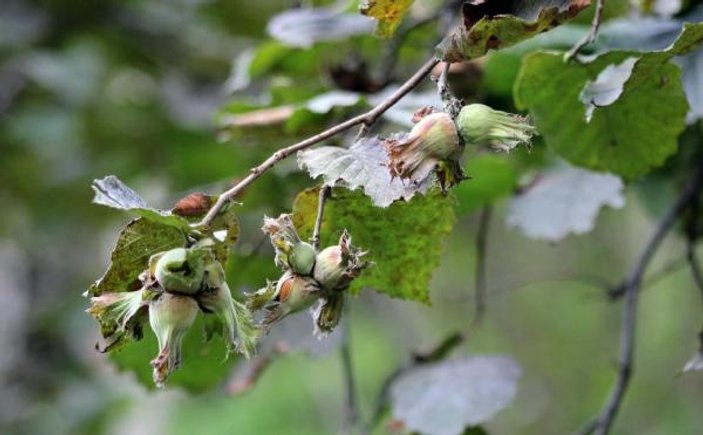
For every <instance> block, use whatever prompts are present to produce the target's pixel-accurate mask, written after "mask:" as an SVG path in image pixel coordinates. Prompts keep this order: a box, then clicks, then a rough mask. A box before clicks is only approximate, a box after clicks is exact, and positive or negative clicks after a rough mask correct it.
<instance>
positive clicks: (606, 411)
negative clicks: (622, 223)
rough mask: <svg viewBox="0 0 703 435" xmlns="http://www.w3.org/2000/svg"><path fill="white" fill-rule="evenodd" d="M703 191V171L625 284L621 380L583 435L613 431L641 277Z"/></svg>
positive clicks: (626, 377)
mask: <svg viewBox="0 0 703 435" xmlns="http://www.w3.org/2000/svg"><path fill="white" fill-rule="evenodd" d="M701 188H703V168H701V169H699V170H698V172H697V173H696V176H695V179H694V180H693V182H691V184H690V185H689V186H688V188H687V189H686V190H685V191H684V192H683V193H682V194H681V196H680V197H679V198H678V199H677V201H676V203H675V204H674V205H673V206H672V207H671V209H670V210H669V211H668V212H667V214H666V215H665V216H664V218H663V219H662V220H661V222H659V225H658V226H657V229H656V231H655V232H654V234H653V235H652V237H651V239H650V240H649V241H648V242H647V245H646V246H645V248H644V250H643V251H642V253H641V254H640V256H639V258H638V259H637V262H636V263H635V266H634V267H633V269H632V271H631V272H630V274H629V275H628V278H627V280H626V281H625V305H624V313H623V325H622V330H621V333H620V357H619V363H618V377H617V380H616V382H615V385H614V386H613V390H612V392H611V393H610V396H609V397H608V400H607V402H606V403H605V405H604V406H603V408H602V409H601V412H600V414H599V415H598V417H596V418H595V419H594V422H593V423H589V424H587V425H586V426H585V427H584V430H587V431H584V432H581V433H582V434H588V433H591V432H593V431H595V433H596V434H598V435H605V434H607V433H608V432H609V431H610V428H611V426H612V424H613V422H614V421H615V417H616V416H617V413H618V410H619V409H620V405H621V404H622V400H623V398H624V396H625V392H626V391H627V387H628V386H629V383H630V378H631V376H632V366H633V356H634V351H635V329H636V328H635V327H636V320H637V302H638V296H639V288H640V285H641V283H642V277H643V275H644V272H645V271H646V269H647V266H648V265H649V262H650V260H651V259H652V257H653V256H654V254H655V253H656V252H657V250H658V248H659V246H660V245H661V242H662V241H663V240H664V238H665V237H666V235H667V234H668V232H669V231H670V230H671V228H672V227H673V226H674V223H676V220H677V219H678V217H679V216H680V214H681V212H682V211H683V210H684V209H685V208H686V207H687V206H688V205H689V202H690V201H691V200H692V199H694V198H695V197H696V196H697V195H698V194H699V193H700V191H701Z"/></svg>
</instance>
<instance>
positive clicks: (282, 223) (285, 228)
mask: <svg viewBox="0 0 703 435" xmlns="http://www.w3.org/2000/svg"><path fill="white" fill-rule="evenodd" d="M261 230H262V231H263V232H264V233H265V234H268V235H269V237H270V238H271V244H272V245H273V248H274V249H275V250H276V260H275V261H276V265H278V266H279V267H282V268H283V269H284V270H292V271H293V272H294V273H297V274H300V275H310V274H311V273H312V268H313V267H314V265H315V249H314V248H313V247H312V245H310V244H309V243H305V242H303V241H302V240H300V236H298V233H297V231H296V230H295V227H294V226H293V221H291V218H290V215H288V214H282V215H280V216H279V217H278V218H277V219H273V218H270V217H264V226H263V227H262V228H261Z"/></svg>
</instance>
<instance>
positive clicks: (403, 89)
mask: <svg viewBox="0 0 703 435" xmlns="http://www.w3.org/2000/svg"><path fill="white" fill-rule="evenodd" d="M437 63H439V61H438V60H437V59H435V58H432V59H430V60H428V61H427V62H425V64H424V65H422V66H421V67H420V69H418V70H417V71H416V72H415V74H413V76H412V77H410V78H409V79H408V80H407V81H406V82H405V83H403V84H402V85H401V86H400V88H398V90H397V91H395V92H394V93H393V95H391V96H389V97H388V98H387V99H386V100H385V101H383V102H382V103H381V104H379V105H378V106H376V107H374V108H373V109H371V110H369V111H368V112H366V113H362V114H361V115H358V116H355V117H354V118H352V119H349V120H347V121H344V122H342V123H341V124H337V125H335V126H334V127H331V128H328V129H327V130H325V131H323V132H321V133H318V134H316V135H314V136H311V137H309V138H307V139H305V140H303V141H300V142H297V143H294V144H293V145H289V146H287V147H285V148H281V149H279V150H278V151H276V152H275V153H273V154H272V155H271V156H270V157H269V158H267V159H266V160H264V162H263V163H261V164H260V165H259V166H256V167H254V168H252V169H251V171H250V172H249V175H247V176H246V177H245V178H244V179H243V180H241V181H240V182H239V183H237V184H235V185H234V186H233V187H232V188H230V189H229V190H227V191H225V192H224V193H222V194H221V195H220V197H219V198H218V199H217V201H216V202H215V204H214V205H213V206H212V207H211V208H210V210H209V211H208V212H207V214H206V215H205V217H203V219H202V220H201V221H200V222H198V223H197V224H196V226H200V227H207V226H209V225H210V224H211V223H212V221H213V220H214V219H215V217H216V216H217V213H219V211H220V210H221V209H222V207H223V206H224V205H225V204H226V203H227V202H228V201H230V200H231V199H233V198H235V197H236V196H237V195H239V194H240V193H241V192H242V190H244V189H245V188H246V187H247V186H249V185H250V184H251V183H252V182H253V181H254V180H256V179H257V178H259V177H260V176H261V175H262V174H264V173H265V172H266V171H268V170H269V169H271V168H272V167H273V166H275V165H276V163H278V162H280V161H281V160H283V159H285V158H286V157H288V156H290V155H291V154H293V153H296V152H298V151H300V150H304V149H306V148H309V147H311V146H313V145H315V144H316V143H318V142H322V141H323V140H325V139H329V138H330V137H332V136H335V135H337V134H339V133H342V132H344V131H347V130H349V129H350V128H352V127H354V126H356V125H359V124H364V125H367V126H368V125H371V124H373V123H374V122H376V120H377V119H378V118H379V117H380V116H381V115H383V113H385V112H386V111H387V110H388V109H390V108H391V107H393V105H395V104H396V103H397V102H398V101H399V100H400V99H401V98H403V97H404V96H405V95H406V94H407V93H408V92H410V91H412V90H413V89H414V88H415V87H416V86H417V85H418V84H419V83H420V82H421V81H422V79H424V78H425V76H427V74H429V73H430V71H432V68H434V67H435V65H437Z"/></svg>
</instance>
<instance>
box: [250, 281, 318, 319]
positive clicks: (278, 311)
mask: <svg viewBox="0 0 703 435" xmlns="http://www.w3.org/2000/svg"><path fill="white" fill-rule="evenodd" d="M319 290H320V288H319V286H318V284H317V282H316V281H315V280H314V279H313V278H311V277H308V276H302V275H297V274H294V273H291V272H290V271H288V272H286V273H284V274H283V276H281V278H280V279H279V280H278V283H277V284H276V293H275V295H274V297H273V302H272V303H271V304H269V305H268V306H267V307H266V309H267V310H268V314H267V316H266V318H265V319H264V326H266V327H270V326H271V325H272V324H274V323H276V322H278V321H280V320H281V319H283V318H284V317H286V316H287V315H289V314H292V313H297V312H299V311H302V310H305V309H307V308H310V306H312V304H313V303H315V301H316V300H317V298H318V297H319Z"/></svg>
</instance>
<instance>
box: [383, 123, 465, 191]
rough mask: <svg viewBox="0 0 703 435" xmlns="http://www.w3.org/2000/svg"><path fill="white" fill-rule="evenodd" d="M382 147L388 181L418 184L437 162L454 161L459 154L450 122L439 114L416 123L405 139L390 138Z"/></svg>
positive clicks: (454, 128) (456, 134) (457, 138)
mask: <svg viewBox="0 0 703 435" xmlns="http://www.w3.org/2000/svg"><path fill="white" fill-rule="evenodd" d="M384 145H385V147H386V152H387V153H388V157H389V158H390V163H389V164H388V166H389V169H390V172H391V177H393V178H395V177H400V178H401V179H408V180H411V181H412V182H414V183H417V184H420V183H422V182H423V181H424V180H426V179H427V177H429V176H430V174H431V173H432V172H433V171H434V170H435V169H436V168H437V165H438V164H439V163H440V162H441V161H445V160H457V159H458V158H459V156H460V155H461V152H462V146H461V144H460V141H459V135H458V133H457V130H456V126H455V124H454V121H452V118H451V117H450V116H449V115H448V114H446V113H443V112H439V113H432V114H429V115H427V116H425V117H424V118H422V119H420V120H419V122H418V123H417V124H415V126H414V127H413V129H412V130H411V131H410V133H409V134H407V135H401V136H396V137H391V138H388V139H386V140H385V142H384Z"/></svg>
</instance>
